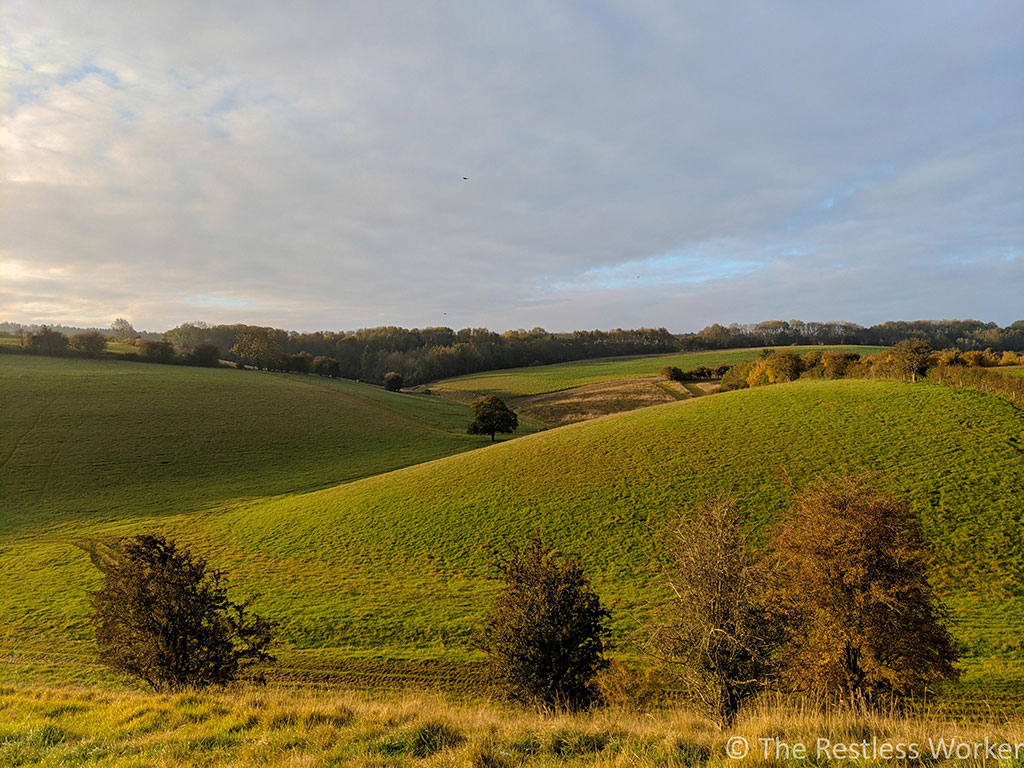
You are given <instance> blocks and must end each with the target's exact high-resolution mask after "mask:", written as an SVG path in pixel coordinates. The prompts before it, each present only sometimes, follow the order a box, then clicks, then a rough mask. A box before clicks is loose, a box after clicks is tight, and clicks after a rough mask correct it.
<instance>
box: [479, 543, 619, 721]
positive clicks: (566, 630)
mask: <svg viewBox="0 0 1024 768" xmlns="http://www.w3.org/2000/svg"><path fill="white" fill-rule="evenodd" d="M499 569H500V573H501V579H502V580H503V582H504V587H503V589H502V590H501V591H500V592H499V593H498V595H497V596H496V597H495V600H494V605H493V606H492V608H491V612H490V614H489V615H488V617H487V620H486V622H485V624H484V628H483V642H482V645H483V648H484V650H485V651H486V652H487V656H488V661H489V668H490V674H491V679H492V680H493V681H494V682H495V683H496V684H498V685H499V686H500V689H501V692H502V693H503V694H504V695H505V696H506V697H507V698H510V699H512V700H515V701H520V702H525V703H529V704H534V705H539V706H542V707H549V708H566V709H572V710H575V709H583V708H586V707H588V706H590V705H591V704H592V703H593V702H594V701H595V700H596V699H597V695H598V691H597V686H596V684H595V677H596V675H597V673H598V672H599V671H600V670H602V669H604V668H605V667H606V666H607V661H606V660H605V656H604V653H605V638H606V637H607V635H608V631H609V630H608V626H607V622H608V618H609V616H610V614H609V613H608V611H607V610H605V608H604V607H603V606H602V605H601V600H600V598H599V597H598V596H597V593H596V592H594V590H593V589H592V587H591V586H590V581H589V580H588V579H587V577H586V575H585V574H584V573H583V569H582V567H581V566H580V564H579V561H577V560H576V559H574V558H568V557H560V556H558V555H557V554H556V553H555V552H554V551H552V550H551V549H550V548H549V547H548V546H547V545H545V544H544V542H543V541H542V540H541V538H540V536H538V535H536V534H534V535H533V536H531V537H530V539H529V540H528V541H527V543H526V545H525V546H524V547H523V548H522V549H513V550H512V551H511V553H510V555H509V556H508V557H507V558H505V559H504V560H502V561H501V562H500V563H499Z"/></svg>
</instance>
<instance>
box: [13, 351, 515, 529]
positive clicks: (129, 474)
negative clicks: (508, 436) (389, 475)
mask: <svg viewBox="0 0 1024 768" xmlns="http://www.w3.org/2000/svg"><path fill="white" fill-rule="evenodd" d="M0 402H2V403H3V408H2V410H0V482H2V486H0V487H2V489H3V512H4V513H3V516H2V518H0V532H8V531H12V530H16V529H19V528H22V527H26V526H27V527H29V528H32V529H34V528H36V527H37V526H39V525H41V524H65V525H71V526H72V527H73V526H75V525H79V524H81V523H82V522H83V521H85V520H89V519H94V518H95V519H107V520H110V519H117V518H119V517H122V516H128V517H131V518H135V519H137V518H138V517H139V516H142V517H153V518H157V517H160V516H162V515H174V514H180V513H187V512H191V511H196V510H201V509H209V508H211V507H215V506H216V505H217V504H220V503H237V502H238V501H240V500H243V499H254V498H259V497H263V496H267V495H272V494H280V493H287V492H296V491H307V490H309V489H311V488H316V487H325V486H331V485H335V484H337V483H343V482H347V481H350V480H354V479H356V478H360V477H366V476H369V475H375V474H379V473H381V472H387V471H389V470H392V469H396V468H399V467H403V466H408V465H410V464H417V463H420V462H423V461H427V460H430V459H435V458H439V457H442V456H447V455H449V454H452V453H458V452H460V451H466V450H471V449H473V448H477V447H480V446H481V445H482V440H481V439H480V438H477V437H470V436H469V435H467V434H466V425H467V424H468V423H469V422H470V421H471V420H472V413H471V411H470V410H469V408H467V407H466V406H464V405H460V404H458V403H454V402H449V401H446V400H443V399H442V398H439V397H430V396H426V395H417V396H412V395H399V394H394V393H391V392H385V391H383V390H381V389H379V388H377V387H371V386H368V385H363V384H357V383H354V382H348V381H341V380H330V379H323V378H320V377H317V376H298V375H287V374H261V373H257V372H255V371H238V370H233V369H210V368H194V367H185V366H173V365H156V364H148V363H134V362H121V361H115V360H99V361H95V360H74V359H61V358H46V357H34V356H27V355H17V356H15V355H2V356H0ZM530 429H531V426H530V423H529V422H527V423H526V424H524V426H523V430H522V431H523V432H529V431H530Z"/></svg>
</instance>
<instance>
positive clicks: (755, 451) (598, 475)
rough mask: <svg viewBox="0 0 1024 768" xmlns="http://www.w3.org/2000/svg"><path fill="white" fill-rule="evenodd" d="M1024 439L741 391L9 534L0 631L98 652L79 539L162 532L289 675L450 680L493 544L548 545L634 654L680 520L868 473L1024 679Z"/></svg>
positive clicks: (1009, 422) (988, 644) (759, 504)
mask: <svg viewBox="0 0 1024 768" xmlns="http://www.w3.org/2000/svg"><path fill="white" fill-rule="evenodd" d="M266 378H267V380H268V381H273V380H274V379H272V378H270V377H266ZM1022 440H1024V413H1022V412H1021V411H1019V410H1016V409H1014V408H1013V407H1012V406H1011V405H1009V404H1008V403H1007V402H1006V401H1004V400H1001V399H999V398H996V397H990V396H985V395H980V394H977V393H973V392H964V391H957V390H954V389H951V388H947V387H943V386H937V385H930V384H917V385H911V384H901V383H896V382H889V381H864V380H848V381H835V382H827V381H802V382H796V383H793V384H784V385H776V386H772V387H763V388H757V389H752V390H744V391H740V392H731V393H726V394H720V395H715V396H713V397H708V398H698V399H695V400H691V401H685V402H680V403H676V404H669V405H665V406H658V407H654V408H648V409H644V410H640V411H635V412H632V413H628V414H623V415H618V416H612V417H608V418H603V419H597V420H594V421H589V422H585V423H582V424H577V425H572V426H568V427H565V428H561V429H557V430H550V431H547V432H544V433H541V434H535V435H530V436H527V437H524V438H521V439H516V440H514V441H508V442H505V443H501V444H498V445H495V446H493V447H487V448H484V449H482V450H479V451H474V452H472V453H466V454H461V455H457V456H450V457H447V458H444V459H440V460H436V461H431V462H429V463H426V464H421V465H418V466H414V467H408V468H405V469H401V470H397V471H394V472H390V473H388V474H384V475H379V476H376V477H371V478H366V479H364V480H359V481H357V482H352V483H348V484H346V485H343V486H339V487H336V488H331V489H327V490H322V491H317V492H312V493H306V494H299V495H285V496H279V497H276V498H272V499H268V500H262V501H244V502H241V503H238V504H234V505H231V506H226V505H222V506H221V507H220V508H217V509H213V510H210V511H209V512H208V513H204V514H191V515H173V516H167V517H164V518H161V519H155V518H154V516H153V511H152V510H150V511H145V510H140V511H139V513H138V514H135V515H133V516H131V517H128V516H125V517H124V519H123V520H121V521H119V522H117V523H111V524H102V523H99V522H96V521H93V520H90V519H89V518H87V517H86V518H84V519H82V520H80V521H77V522H76V523H75V524H71V521H70V520H69V521H68V523H67V524H66V525H61V526H53V527H50V528H45V527H42V526H40V527H37V528H36V529H35V530H33V531H31V532H29V531H22V532H21V533H20V534H19V535H15V534H13V533H12V534H9V535H7V536H3V537H0V547H3V550H4V556H3V557H2V558H0V561H2V562H0V612H2V614H3V615H4V617H5V621H6V623H7V626H8V628H9V629H8V631H9V633H10V635H11V636H12V637H18V638H21V639H22V641H24V642H31V641H39V640H40V639H44V638H45V639H46V640H47V641H48V642H50V643H51V644H52V646H53V647H62V648H72V647H73V646H74V643H73V642H72V641H75V640H77V641H79V642H82V641H84V640H85V639H86V638H87V637H88V634H87V627H86V624H85V622H84V614H85V594H84V590H85V589H86V587H87V586H88V585H90V584H93V583H95V580H96V574H95V572H94V571H93V570H92V568H91V566H90V565H89V563H88V558H87V557H86V556H85V555H84V554H83V553H82V552H81V551H79V550H78V549H76V548H75V546H74V541H75V540H76V539H81V538H83V537H93V536H106V535H112V534H124V533H134V532H138V531H140V530H143V529H145V530H160V531H164V532H166V533H168V534H170V535H173V536H176V537H180V538H181V539H184V540H187V541H189V542H192V543H194V544H195V545H196V546H197V547H198V548H199V549H200V550H201V551H202V552H204V553H206V554H208V555H209V556H210V557H211V558H212V559H213V560H214V561H215V562H216V563H217V564H218V565H221V566H224V567H226V568H228V570H229V571H230V572H231V574H232V575H233V576H234V577H235V579H236V582H237V584H238V588H239V590H240V591H241V592H245V591H249V590H252V591H255V592H258V593H260V594H261V595H262V596H263V597H262V599H261V603H260V604H261V606H262V608H263V610H264V611H265V612H266V613H268V614H269V615H271V616H272V617H273V618H275V619H277V620H278V621H280V622H281V625H280V628H281V635H282V638H283V641H284V643H285V646H286V647H285V650H284V651H283V652H282V658H284V659H285V661H286V664H285V666H286V667H287V666H288V664H292V665H296V664H300V660H301V665H306V666H307V667H308V666H312V667H315V668H319V669H326V668H330V667H332V666H334V665H336V664H337V663H338V660H339V659H341V658H350V659H351V658H355V657H362V658H363V659H364V660H367V659H369V660H372V659H375V658H389V659H396V658H397V659H417V658H419V659H427V658H433V659H436V660H438V661H444V662H457V661H460V660H465V659H469V658H472V657H473V653H472V650H471V648H472V640H473V636H474V632H475V628H476V626H477V624H478V622H479V620H480V618H481V616H482V614H483V613H484V611H485V610H486V606H487V598H488V596H489V594H491V592H492V591H493V589H494V588H495V585H494V584H493V582H491V581H489V580H488V579H487V575H488V573H489V572H490V571H489V567H488V562H489V560H490V558H491V554H492V551H493V547H495V546H499V545H501V543H502V542H503V541H504V540H505V539H506V538H511V539H513V540H519V539H521V538H522V537H523V536H524V535H525V534H527V533H528V532H529V531H531V530H533V529H535V528H537V529H540V530H541V531H542V532H543V533H544V534H545V535H546V536H547V537H549V538H550V540H551V541H552V542H553V543H555V544H556V545H557V546H560V547H562V548H564V549H565V550H568V551H571V552H575V553H578V554H580V555H581V557H582V559H583V561H584V563H585V565H586V566H587V568H588V569H589V570H590V571H591V573H592V574H593V576H594V579H595V582H596V584H597V585H598V588H599V589H600V590H601V592H602V594H603V595H604V596H605V598H606V599H607V600H608V601H609V603H610V604H611V605H612V607H613V610H615V612H616V616H617V620H616V631H617V634H618V637H619V638H620V639H622V638H624V637H626V636H627V634H628V632H629V630H630V628H631V627H632V626H633V617H636V616H639V617H642V616H643V615H644V612H645V610H646V606H647V605H648V604H649V601H650V600H651V595H652V594H655V593H656V591H657V590H656V589H653V588H652V587H651V586H650V582H651V579H652V578H653V577H652V575H651V572H650V571H649V570H647V566H648V565H649V564H650V563H651V561H652V557H653V553H654V551H655V547H654V541H655V538H656V533H657V531H658V529H659V527H660V525H661V524H662V522H663V521H664V520H665V519H666V517H667V516H669V515H671V514H672V513H673V512H675V511H677V510H686V509H689V508H691V507H692V506H693V505H695V504H696V503H697V502H698V501H699V500H700V499H702V498H703V497H704V496H706V495H707V494H712V493H723V492H724V493H731V494H736V495H738V496H739V497H740V498H741V499H742V504H741V509H742V511H743V513H744V514H745V515H746V516H747V518H748V519H749V520H750V522H751V524H760V523H769V522H771V521H772V520H774V519H776V516H777V514H778V512H779V511H780V510H781V509H784V508H785V506H786V504H787V502H788V500H789V498H790V496H791V494H792V492H793V488H799V487H801V486H802V485H803V484H804V483H806V482H807V481H809V480H810V479H812V478H814V477H816V476H818V475H821V474H825V473H828V472H834V471H847V470H849V471H863V470H872V471H876V472H878V473H879V475H878V477H879V482H880V483H882V484H883V485H885V486H887V487H889V488H891V489H892V490H894V491H896V492H898V493H899V494H901V495H902V496H904V497H906V498H908V499H910V500H911V501H912V503H913V504H914V505H915V506H916V507H917V508H918V509H919V510H920V511H921V513H922V516H923V520H924V525H925V529H926V533H927V535H928V537H929V539H930V540H931V541H932V543H933V545H934V548H935V562H934V566H933V578H934V581H935V584H936V586H937V588H938V590H939V592H940V594H941V595H942V597H943V598H944V600H945V601H946V603H947V605H948V606H949V607H950V609H951V611H952V618H953V624H954V627H955V633H956V635H957V637H958V638H959V639H960V640H961V641H963V642H964V643H965V644H966V645H967V647H968V648H969V650H970V653H971V654H972V656H973V657H974V658H975V659H976V660H981V659H984V660H988V661H989V662H992V663H999V664H1002V663H1004V662H1005V663H1009V664H1016V663H1018V662H1019V661H1020V660H1022V659H1024V646H1022V644H1024V640H1022V637H1024V633H1022V632H1021V629H1024V598H1022V596H1021V594H1020V590H1019V584H1020V583H1021V582H1022V580H1024V541H1022V539H1021V537H1020V530H1021V525H1022V522H1024V521H1022V519H1021V518H1022V516H1024V512H1022V509H1021V506H1020V503H1019V496H1018V494H1019V491H1020V488H1022V487H1024V461H1022V459H1021V450H1022V445H1021V442H1022ZM58 459H59V460H60V465H61V466H63V465H65V463H66V457H63V458H61V457H58ZM215 500H216V499H214V501H215ZM156 509H159V508H158V507H157V508H156ZM82 647H84V646H82Z"/></svg>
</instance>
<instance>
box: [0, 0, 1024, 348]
mask: <svg viewBox="0 0 1024 768" xmlns="http://www.w3.org/2000/svg"><path fill="white" fill-rule="evenodd" d="M0 14H2V17H0V43H2V48H3V51H2V54H0V55H2V58H0V75H2V80H0V82H2V93H3V105H2V106H3V109H2V115H3V118H2V125H0V320H6V321H15V322H25V323H43V322H51V323H60V324H64V325H79V326H104V325H108V324H109V323H110V321H111V320H113V319H114V318H115V317H126V318H128V319H129V320H131V321H132V322H133V323H134V325H135V326H136V327H137V328H143V329H148V330H164V329H167V328H170V327H172V326H174V325H177V324H179V323H181V322H185V321H196V320H205V321H208V322H246V323H254V324H261V325H273V326H277V327H283V328H291V329H297V330H316V329H337V330H341V329H354V328H359V327H370V326H377V325H402V326H407V327H426V326H438V325H446V326H450V327H453V328H462V327H481V326H484V327H489V328H492V329H497V330H504V329H508V328H533V327H537V326H540V327H544V328H547V329H549V330H572V329H581V328H605V329H607V328H614V327H639V326H647V327H651V326H653V327H659V326H664V327H667V328H669V329H670V330H673V331H688V330H697V329H699V328H701V327H704V326H705V325H708V324H710V323H714V322H720V323H724V324H728V323H732V322H756V321H760V320H768V319H793V318H799V319H803V320H808V321H809V320H821V321H824V320H848V321H853V322H859V323H862V324H865V325H869V324H872V323H876V322H881V321H885V320H892V319H940V318H954V317H956V318H968V317H971V318H975V319H980V320H985V321H994V322H997V323H999V324H1000V325H1006V324H1008V323H1010V322H1012V321H1014V320H1018V319H1022V318H1024V5H1022V4H1021V3H1020V2H1019V0H1007V1H1006V2H1000V1H999V0H993V1H991V2H989V1H987V0H964V1H963V2H947V1H945V0H926V1H922V2H912V1H907V2H899V3H893V2H889V1H888V0H886V1H885V2H873V1H872V0H866V1H865V2H857V3H845V2H820V0H792V1H787V0H777V1H775V2H758V1H756V0H747V1H746V2H730V1H729V0H709V1H708V2H702V1H701V0H695V1H693V2H685V3H679V2H676V0H664V1H661V0H653V1H649V0H623V1H622V2H602V1H600V0H594V1H593V2H584V1H583V0H566V1H565V2H559V1H557V0H539V1H537V2H535V1H534V0H516V2H491V1H490V0H466V1H465V2H433V1H432V0H415V1H414V0H405V1H404V2H391V1H390V0H373V2H301V1H299V2H296V1H290V2H274V1H273V0H266V1H263V0H261V2H251V0H246V2H234V1H233V0H218V2H214V3H211V2H209V0H202V2H191V0H178V1H176V2H173V3H169V2H163V0H160V1H159V2H157V1H156V0H153V1H152V2H150V1H147V0H139V1H138V2H132V3H124V2H121V1H120V0H118V1H117V2H107V1H106V0H92V1H91V2H88V3H82V2H79V1H78V0H75V1H74V2H61V1H60V0H0Z"/></svg>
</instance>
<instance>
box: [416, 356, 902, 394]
mask: <svg viewBox="0 0 1024 768" xmlns="http://www.w3.org/2000/svg"><path fill="white" fill-rule="evenodd" d="M762 349H786V350H789V351H792V352H796V353H798V354H803V353H804V352H808V351H810V350H812V349H817V350H824V349H843V350H846V351H848V352H856V353H857V354H860V355H872V354H876V353H878V352H883V351H885V350H886V349H887V347H866V346H854V345H847V346H829V347H822V346H792V347H752V348H749V349H720V350H713V351H710V352H674V353H671V354H667V355H648V356H644V357H609V358H600V359H597V360H580V361H576V362H571V363H559V364H557V365H539V366H532V367H527V368H509V369H507V370H501V371H487V372H485V373H475V374H471V375H469V376H458V377H455V378H450V379H444V380H442V381H439V382H437V383H436V384H434V385H433V386H435V387H437V388H440V389H451V390H460V391H469V392H477V393H479V394H482V395H497V396H498V397H501V398H506V399H512V398H517V397H527V396H530V395H542V394H546V393H548V392H558V391H561V390H564V389H572V388H574V387H582V386H584V385H587V384H599V383H601V382H605V381H615V380H618V379H635V378H644V377H650V376H657V375H658V372H659V371H660V370H661V369H662V367H664V366H666V365H675V366H677V367H679V368H681V369H683V370H684V371H686V370H690V369H692V368H697V367H698V366H702V365H703V366H706V367H708V368H714V367H715V366H718V365H722V364H725V365H735V364H736V363H739V362H743V361H744V360H754V359H755V358H757V357H758V355H760V354H761V350H762Z"/></svg>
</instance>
